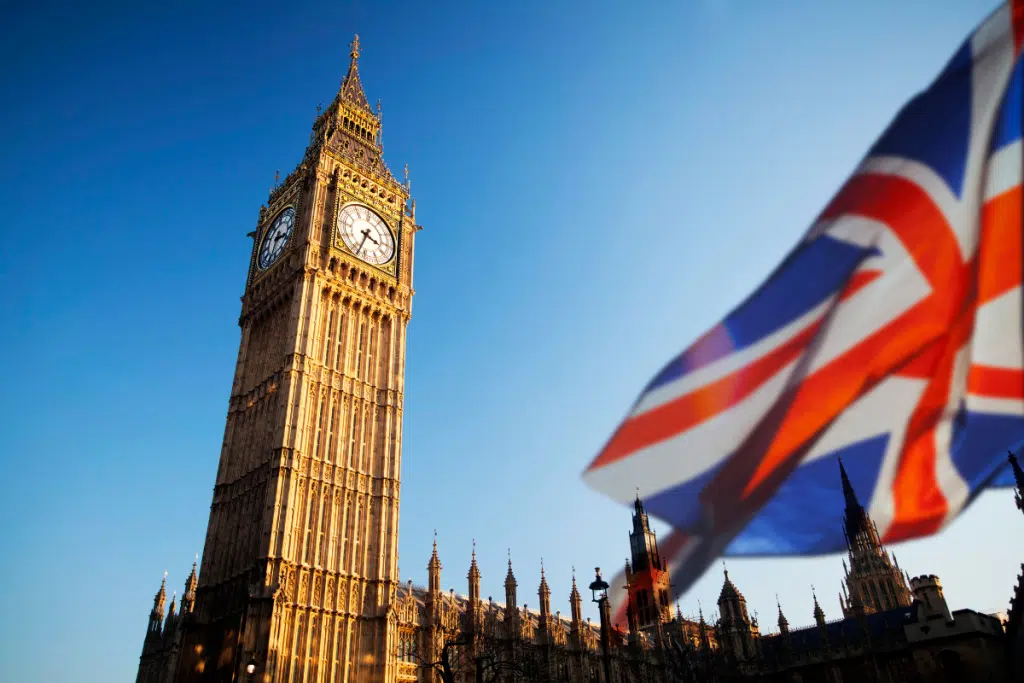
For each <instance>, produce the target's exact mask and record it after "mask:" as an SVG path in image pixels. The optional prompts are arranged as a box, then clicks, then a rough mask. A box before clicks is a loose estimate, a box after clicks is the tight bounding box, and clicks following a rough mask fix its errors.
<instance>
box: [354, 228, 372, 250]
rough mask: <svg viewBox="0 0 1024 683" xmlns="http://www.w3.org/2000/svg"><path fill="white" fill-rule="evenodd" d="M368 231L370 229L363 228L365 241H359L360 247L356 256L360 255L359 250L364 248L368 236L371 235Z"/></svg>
mask: <svg viewBox="0 0 1024 683" xmlns="http://www.w3.org/2000/svg"><path fill="white" fill-rule="evenodd" d="M368 233H369V230H363V241H362V242H360V243H359V248H358V249H356V256H358V255H359V252H361V251H362V250H363V245H364V244H366V238H367V237H369V236H370V235H369V234H368Z"/></svg>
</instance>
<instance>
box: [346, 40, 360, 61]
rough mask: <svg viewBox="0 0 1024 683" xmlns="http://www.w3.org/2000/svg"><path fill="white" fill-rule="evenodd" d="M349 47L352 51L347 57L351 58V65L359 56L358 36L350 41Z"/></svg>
mask: <svg viewBox="0 0 1024 683" xmlns="http://www.w3.org/2000/svg"><path fill="white" fill-rule="evenodd" d="M349 47H351V48H352V51H351V52H350V53H349V57H351V58H352V63H353V64H355V62H356V60H358V59H359V55H360V54H361V53H360V52H359V34H358V33H357V34H356V35H355V38H353V39H352V42H351V43H350V44H349Z"/></svg>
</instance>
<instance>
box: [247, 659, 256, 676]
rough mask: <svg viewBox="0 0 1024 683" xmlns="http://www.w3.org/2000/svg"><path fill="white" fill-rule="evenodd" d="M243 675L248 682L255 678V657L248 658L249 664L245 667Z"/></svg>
mask: <svg viewBox="0 0 1024 683" xmlns="http://www.w3.org/2000/svg"><path fill="white" fill-rule="evenodd" d="M245 674H246V676H248V677H249V680H250V681H251V680H253V679H255V678H256V657H252V658H250V659H249V663H248V664H246V665H245Z"/></svg>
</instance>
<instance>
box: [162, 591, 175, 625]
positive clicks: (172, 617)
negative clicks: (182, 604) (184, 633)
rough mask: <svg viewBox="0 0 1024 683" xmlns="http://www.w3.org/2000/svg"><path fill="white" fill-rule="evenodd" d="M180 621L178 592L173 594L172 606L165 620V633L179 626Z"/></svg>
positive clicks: (168, 609)
mask: <svg viewBox="0 0 1024 683" xmlns="http://www.w3.org/2000/svg"><path fill="white" fill-rule="evenodd" d="M177 621H178V593H177V592H175V593H172V594H171V606H170V607H168V608H167V618H166V619H165V620H164V634H167V633H170V632H171V631H173V630H174V627H175V626H177Z"/></svg>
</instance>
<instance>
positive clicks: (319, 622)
mask: <svg viewBox="0 0 1024 683" xmlns="http://www.w3.org/2000/svg"><path fill="white" fill-rule="evenodd" d="M359 52H360V50H359V39H358V36H357V37H356V39H355V41H354V42H353V43H352V51H351V63H350V66H349V69H348V73H347V74H346V76H345V78H344V80H343V81H342V84H341V87H340V90H339V92H338V94H337V96H336V97H335V98H334V100H333V102H331V104H330V106H328V107H327V109H326V110H324V111H318V116H317V118H316V120H315V122H314V124H313V130H312V133H311V136H310V143H309V146H308V147H307V149H306V151H305V154H304V156H303V158H302V161H301V162H300V163H299V164H298V166H297V167H296V168H295V170H294V171H293V172H292V173H290V174H289V175H288V176H287V177H286V178H285V179H284V181H283V182H281V183H280V184H278V185H277V186H276V187H275V188H274V189H273V190H272V191H271V193H270V197H269V200H268V202H267V204H266V205H265V206H263V207H262V208H261V209H260V214H259V220H258V222H257V227H256V230H255V231H254V232H253V233H251V234H250V236H251V237H253V247H252V254H251V260H250V266H249V273H248V278H247V281H246V286H245V294H244V296H243V297H242V312H241V317H240V319H239V325H240V326H241V328H242V334H241V344H240V347H239V352H238V360H237V366H236V370H235V376H234V383H233V385H232V390H231V398H230V403H229V409H228V417H227V426H226V428H225V431H224V442H223V447H222V451H221V456H220V465H219V467H218V471H217V479H216V485H215V487H214V493H213V503H212V505H211V509H210V521H209V526H208V529H207V534H206V541H205V549H204V552H203V557H202V564H201V567H200V572H199V581H198V587H197V590H196V598H195V611H194V615H192V618H191V619H190V620H189V623H188V625H187V628H185V630H184V634H183V636H182V643H181V655H180V658H179V661H178V663H177V666H176V674H175V677H174V679H175V680H176V681H179V682H182V683H184V682H186V681H233V680H249V679H247V678H246V674H247V672H246V668H247V667H249V666H250V665H251V666H252V668H254V669H255V672H254V675H253V678H252V680H258V681H270V680H273V681H275V682H278V683H288V682H291V681H307V680H330V681H352V682H354V681H359V682H360V683H362V682H363V681H367V682H373V681H385V680H388V681H393V680H394V678H395V672H394V670H393V669H394V667H395V662H394V658H393V657H388V656H387V654H386V653H388V652H390V651H391V650H392V649H393V648H394V647H395V638H396V631H395V619H394V614H393V611H390V610H389V607H390V606H391V605H392V603H393V602H394V598H395V592H396V587H397V584H398V575H397V560H398V508H399V493H400V484H399V482H400V470H401V455H402V448H401V446H402V398H403V391H404V386H403V376H404V369H405V346H406V326H407V325H408V322H409V319H410V315H411V303H412V296H413V290H412V270H413V235H414V234H415V232H416V231H417V230H418V229H419V227H418V226H417V225H416V222H415V203H414V202H411V201H410V196H409V186H408V180H407V177H406V180H405V182H399V181H397V180H396V179H395V178H394V176H393V175H392V174H391V172H390V171H389V170H388V168H387V167H386V166H385V164H384V161H383V159H382V144H381V117H380V105H379V104H378V105H377V108H376V109H374V108H372V107H371V106H370V105H369V103H368V102H367V99H366V95H365V93H364V91H363V86H362V83H361V82H360V77H359V68H358V60H359ZM389 615H390V616H389Z"/></svg>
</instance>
